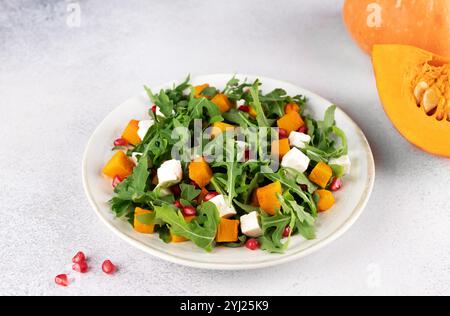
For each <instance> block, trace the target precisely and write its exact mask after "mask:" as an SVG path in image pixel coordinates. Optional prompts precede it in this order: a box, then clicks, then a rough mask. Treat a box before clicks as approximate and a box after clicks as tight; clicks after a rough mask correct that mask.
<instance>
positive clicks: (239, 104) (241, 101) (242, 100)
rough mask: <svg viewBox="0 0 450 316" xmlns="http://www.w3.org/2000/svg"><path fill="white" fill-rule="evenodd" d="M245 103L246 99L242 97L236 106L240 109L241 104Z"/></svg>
mask: <svg viewBox="0 0 450 316" xmlns="http://www.w3.org/2000/svg"><path fill="white" fill-rule="evenodd" d="M244 105H245V100H244V99H241V100H239V101H237V102H236V108H237V109H238V110H239V108H240V107H241V106H244Z"/></svg>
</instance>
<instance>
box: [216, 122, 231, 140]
mask: <svg viewBox="0 0 450 316" xmlns="http://www.w3.org/2000/svg"><path fill="white" fill-rule="evenodd" d="M229 129H234V126H233V125H230V124H227V123H224V122H216V123H214V124H213V125H212V131H211V136H212V137H213V138H216V137H217V136H219V135H220V134H222V133H225V132H226V131H227V130H229Z"/></svg>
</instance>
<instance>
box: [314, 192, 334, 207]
mask: <svg viewBox="0 0 450 316" xmlns="http://www.w3.org/2000/svg"><path fill="white" fill-rule="evenodd" d="M316 194H317V196H318V198H319V201H318V202H317V210H318V211H319V212H326V211H328V210H329V209H331V208H332V207H333V206H334V203H335V202H336V200H335V199H334V196H333V193H332V192H331V191H328V190H317V191H316Z"/></svg>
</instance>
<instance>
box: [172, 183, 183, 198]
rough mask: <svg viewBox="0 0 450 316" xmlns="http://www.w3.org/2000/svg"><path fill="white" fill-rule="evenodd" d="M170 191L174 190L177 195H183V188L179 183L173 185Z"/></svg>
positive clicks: (173, 192)
mask: <svg viewBox="0 0 450 316" xmlns="http://www.w3.org/2000/svg"><path fill="white" fill-rule="evenodd" d="M170 191H171V192H172V194H173V195H175V196H176V197H178V196H180V195H181V189H180V186H179V185H174V186H173V187H171V188H170Z"/></svg>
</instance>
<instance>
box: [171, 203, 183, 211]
mask: <svg viewBox="0 0 450 316" xmlns="http://www.w3.org/2000/svg"><path fill="white" fill-rule="evenodd" d="M173 205H175V207H176V208H179V209H182V208H183V204H181V202H180V201H175V202H173Z"/></svg>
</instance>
